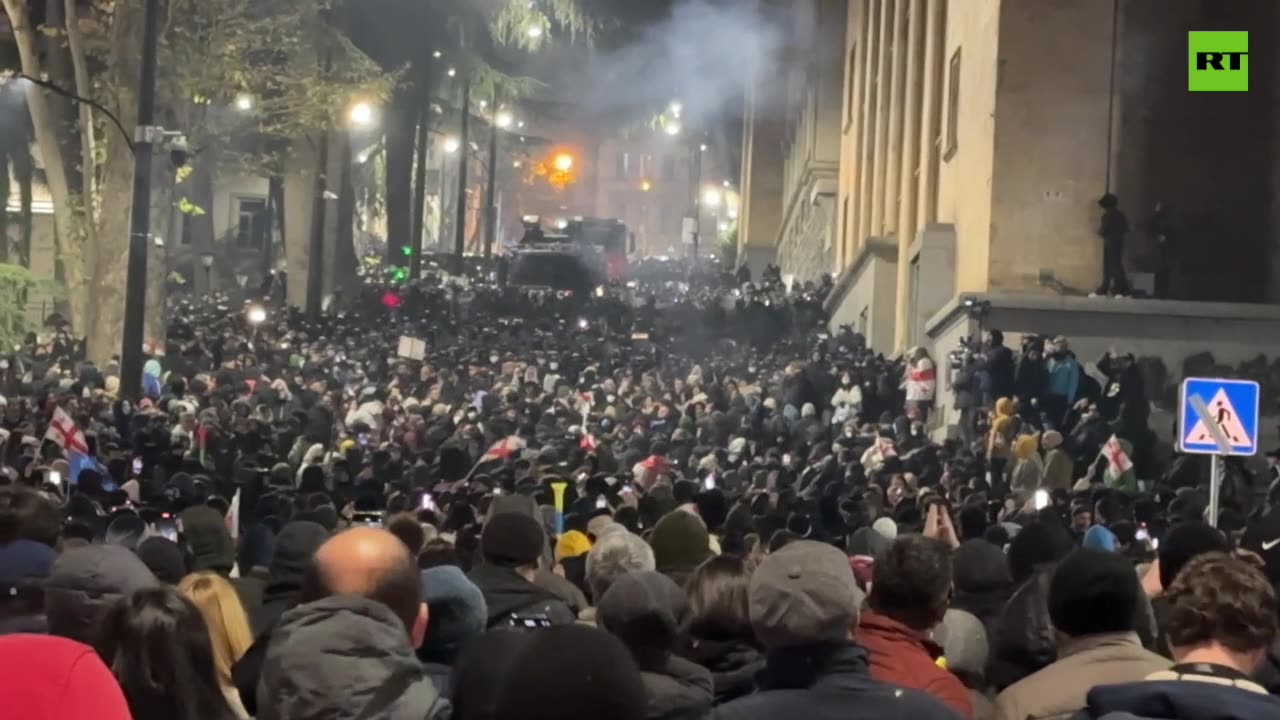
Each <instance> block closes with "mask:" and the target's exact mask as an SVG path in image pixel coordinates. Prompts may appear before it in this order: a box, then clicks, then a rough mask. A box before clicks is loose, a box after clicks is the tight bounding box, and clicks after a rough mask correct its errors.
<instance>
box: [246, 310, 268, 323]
mask: <svg viewBox="0 0 1280 720" xmlns="http://www.w3.org/2000/svg"><path fill="white" fill-rule="evenodd" d="M245 319H246V320H248V321H249V324H250V325H252V326H254V327H255V328H256V327H257V326H259V325H261V324H262V323H263V322H265V321H266V319H267V310H266V308H264V307H262V306H261V305H250V306H249V309H248V310H246V311H245Z"/></svg>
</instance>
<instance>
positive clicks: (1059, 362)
mask: <svg viewBox="0 0 1280 720" xmlns="http://www.w3.org/2000/svg"><path fill="white" fill-rule="evenodd" d="M1079 390H1080V363H1079V362H1078V361H1077V360H1076V356H1075V355H1073V354H1071V353H1070V352H1068V353H1066V354H1064V355H1063V356H1062V357H1057V358H1054V359H1052V360H1050V361H1049V393H1050V394H1051V395H1061V396H1063V397H1065V398H1066V399H1067V403H1068V404H1075V401H1076V393H1077V392H1079Z"/></svg>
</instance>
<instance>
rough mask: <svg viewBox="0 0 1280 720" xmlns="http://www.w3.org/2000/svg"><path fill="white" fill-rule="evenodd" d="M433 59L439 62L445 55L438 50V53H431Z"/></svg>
mask: <svg viewBox="0 0 1280 720" xmlns="http://www.w3.org/2000/svg"><path fill="white" fill-rule="evenodd" d="M431 57H433V58H435V59H437V60H439V59H440V58H442V57H444V53H442V52H440V51H439V50H437V51H435V52H433V53H431Z"/></svg>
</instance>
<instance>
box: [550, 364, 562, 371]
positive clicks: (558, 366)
mask: <svg viewBox="0 0 1280 720" xmlns="http://www.w3.org/2000/svg"><path fill="white" fill-rule="evenodd" d="M551 369H552V370H559V369H560V363H557V362H553V363H551Z"/></svg>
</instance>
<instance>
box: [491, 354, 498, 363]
mask: <svg viewBox="0 0 1280 720" xmlns="http://www.w3.org/2000/svg"><path fill="white" fill-rule="evenodd" d="M489 363H490V364H492V365H497V364H498V356H497V355H490V356H489Z"/></svg>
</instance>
